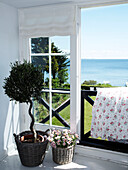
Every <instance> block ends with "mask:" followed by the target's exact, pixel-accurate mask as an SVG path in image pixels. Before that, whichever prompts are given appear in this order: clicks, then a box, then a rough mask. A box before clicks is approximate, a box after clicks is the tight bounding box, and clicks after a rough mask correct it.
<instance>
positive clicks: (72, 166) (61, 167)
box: [54, 162, 87, 169]
mask: <svg viewBox="0 0 128 170" xmlns="http://www.w3.org/2000/svg"><path fill="white" fill-rule="evenodd" d="M77 168H78V169H86V168H87V166H83V165H79V164H77V163H74V162H71V163H69V164H67V165H59V166H56V167H54V169H77Z"/></svg>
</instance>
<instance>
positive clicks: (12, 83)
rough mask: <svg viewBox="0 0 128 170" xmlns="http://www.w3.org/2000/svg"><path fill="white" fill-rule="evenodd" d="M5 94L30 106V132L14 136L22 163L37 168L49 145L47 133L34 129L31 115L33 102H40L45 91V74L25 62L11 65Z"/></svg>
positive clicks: (5, 85) (6, 80) (5, 82)
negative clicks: (42, 92)
mask: <svg viewBox="0 0 128 170" xmlns="http://www.w3.org/2000/svg"><path fill="white" fill-rule="evenodd" d="M4 80H5V81H4V86H3V88H4V89H5V94H7V95H8V96H9V97H10V100H15V101H17V102H19V103H27V104H29V109H28V113H29V115H30V117H31V120H32V121H31V123H30V131H25V132H22V133H20V134H19V135H16V134H14V137H15V141H16V144H17V149H18V151H19V156H20V160H21V163H22V164H23V165H25V166H37V165H39V164H41V163H42V162H43V158H44V156H45V150H46V147H47V144H48V139H47V137H48V134H47V132H42V131H36V130H35V129H34V117H33V114H32V113H31V110H32V105H33V101H32V100H38V99H39V97H40V96H41V91H42V89H43V73H42V71H41V69H40V68H39V67H35V66H34V65H33V64H32V63H30V62H27V61H26V60H24V62H23V63H21V62H18V61H16V62H15V63H14V64H12V63H11V71H10V75H9V77H7V78H5V79H4Z"/></svg>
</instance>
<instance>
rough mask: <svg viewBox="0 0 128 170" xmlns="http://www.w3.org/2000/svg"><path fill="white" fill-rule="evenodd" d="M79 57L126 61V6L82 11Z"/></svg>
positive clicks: (127, 42) (127, 26) (127, 25)
mask: <svg viewBox="0 0 128 170" xmlns="http://www.w3.org/2000/svg"><path fill="white" fill-rule="evenodd" d="M81 16H82V18H81V46H82V47H81V57H82V58H91V59H92V58H97V59H106V58H107V59H116V58H118V59H123V58H124V59H125V58H127V59H128V4H124V5H113V6H108V7H96V8H88V9H82V13H81Z"/></svg>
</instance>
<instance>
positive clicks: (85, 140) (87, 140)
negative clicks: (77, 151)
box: [80, 90, 128, 153]
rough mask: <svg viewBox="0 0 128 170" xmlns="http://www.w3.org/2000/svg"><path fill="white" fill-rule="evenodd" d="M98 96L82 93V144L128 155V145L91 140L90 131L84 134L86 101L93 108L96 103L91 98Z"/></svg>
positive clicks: (94, 93)
mask: <svg viewBox="0 0 128 170" xmlns="http://www.w3.org/2000/svg"><path fill="white" fill-rule="evenodd" d="M96 94H97V91H90V90H83V91H81V140H80V144H83V145H86V146H92V147H98V148H103V149H108V150H113V151H120V152H124V153H128V144H127V143H119V142H113V141H107V140H101V139H94V138H91V134H90V131H88V132H87V133H85V132H84V127H85V125H86V124H85V121H84V118H85V113H84V111H85V107H86V106H85V100H87V101H88V102H89V103H90V104H91V105H92V106H93V104H94V101H93V100H92V99H91V97H90V96H96ZM90 130H91V129H90Z"/></svg>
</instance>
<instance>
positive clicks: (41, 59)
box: [31, 56, 49, 88]
mask: <svg viewBox="0 0 128 170" xmlns="http://www.w3.org/2000/svg"><path fill="white" fill-rule="evenodd" d="M31 61H32V63H33V64H34V65H35V66H40V67H41V69H42V73H43V80H44V84H43V85H44V88H48V87H49V57H48V56H31Z"/></svg>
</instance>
